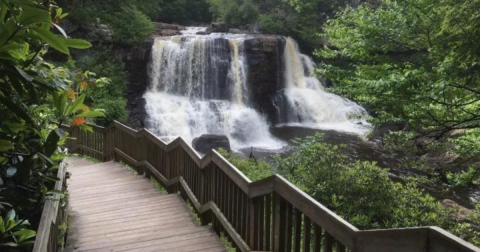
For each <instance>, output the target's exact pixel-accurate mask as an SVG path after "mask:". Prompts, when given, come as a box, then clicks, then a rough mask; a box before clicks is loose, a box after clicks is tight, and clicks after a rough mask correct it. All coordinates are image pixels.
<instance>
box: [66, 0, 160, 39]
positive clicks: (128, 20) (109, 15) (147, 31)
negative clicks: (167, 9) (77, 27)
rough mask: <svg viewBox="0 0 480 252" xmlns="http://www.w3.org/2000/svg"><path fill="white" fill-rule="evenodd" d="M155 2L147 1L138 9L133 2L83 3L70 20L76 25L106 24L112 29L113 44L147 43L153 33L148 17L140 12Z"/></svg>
mask: <svg viewBox="0 0 480 252" xmlns="http://www.w3.org/2000/svg"><path fill="white" fill-rule="evenodd" d="M156 2H158V1H147V2H146V5H143V6H142V7H141V8H140V7H139V6H140V4H139V3H137V1H133V0H128V1H122V2H119V1H114V0H107V1H85V2H84V3H81V6H77V7H78V8H75V12H74V13H73V15H71V18H72V20H73V21H74V22H75V23H78V24H85V23H89V24H96V23H98V22H100V23H101V24H107V25H109V26H110V27H111V28H112V29H113V40H114V42H117V43H122V44H128V45H137V44H142V43H144V42H145V41H147V40H148V38H149V37H150V36H151V35H152V34H153V32H154V26H153V23H152V22H151V19H150V17H148V16H147V15H146V14H145V13H144V12H142V11H141V10H146V9H147V7H151V6H155V5H156ZM79 4H80V3H79ZM148 9H149V10H152V11H153V10H155V8H148ZM92 13H95V15H92ZM149 13H150V12H149Z"/></svg>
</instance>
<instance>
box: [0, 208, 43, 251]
mask: <svg viewBox="0 0 480 252" xmlns="http://www.w3.org/2000/svg"><path fill="white" fill-rule="evenodd" d="M29 228H30V223H29V222H28V221H27V220H20V219H19V218H18V216H17V214H16V213H15V210H13V209H12V210H10V211H8V212H7V213H6V214H5V216H4V217H3V218H2V216H0V248H2V247H3V248H4V249H7V250H9V249H12V250H13V249H14V248H28V247H31V245H32V244H33V242H34V238H35V236H36V232H35V231H34V230H31V229H29ZM2 251H3V249H2Z"/></svg>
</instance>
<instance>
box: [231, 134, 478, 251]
mask: <svg viewBox="0 0 480 252" xmlns="http://www.w3.org/2000/svg"><path fill="white" fill-rule="evenodd" d="M294 145H295V151H294V152H293V153H291V154H290V155H288V156H287V157H285V158H281V157H279V156H277V157H276V158H275V160H274V164H273V167H272V168H270V167H268V166H267V167H264V166H260V167H258V166H256V164H255V163H254V162H253V161H251V160H243V161H239V160H238V158H237V157H235V156H232V155H226V157H227V158H228V160H229V161H231V162H232V163H233V164H234V165H240V166H239V167H238V168H239V169H240V170H242V171H246V172H247V176H248V173H252V170H253V171H254V172H253V173H252V174H256V172H258V171H256V170H257V169H259V170H263V171H268V172H271V171H272V170H274V171H276V172H278V173H279V174H280V175H282V176H284V177H285V178H287V179H288V180H289V181H291V182H292V183H294V184H295V185H296V186H298V187H299V188H301V189H302V190H304V191H305V192H307V193H308V194H310V195H312V196H313V197H314V198H315V199H316V200H318V201H319V202H321V203H322V204H323V205H325V206H327V207H328V208H329V209H331V210H332V211H334V212H335V213H337V214H339V215H340V216H342V217H343V218H345V219H346V220H347V221H348V222H350V223H352V224H353V225H355V226H357V227H358V228H360V229H378V228H380V229H381V228H400V227H417V226H440V227H442V228H445V229H446V230H449V231H451V232H453V233H454V234H457V235H459V236H460V237H462V238H464V239H467V240H469V241H472V242H474V243H476V244H480V239H479V238H480V236H479V234H478V232H474V231H473V228H472V225H471V223H478V222H475V218H476V217H478V216H476V215H475V216H469V217H468V221H465V222H462V221H457V220H456V219H455V217H456V215H457V213H456V212H455V210H448V209H446V208H444V207H443V206H442V205H440V204H439V202H438V201H437V200H436V199H435V198H434V197H432V196H431V195H429V194H427V193H426V192H424V190H422V189H420V188H419V187H417V185H416V182H418V181H416V180H411V179H407V180H406V182H405V183H404V184H400V183H396V182H393V181H392V180H391V179H390V178H389V176H388V171H387V170H385V169H382V168H379V167H378V166H377V165H376V164H375V163H371V162H360V161H353V162H352V161H349V159H348V158H347V157H346V156H345V154H343V152H342V149H343V147H342V146H337V145H331V144H328V143H325V142H324V141H323V136H322V135H321V134H317V135H315V136H312V137H307V138H306V139H304V140H295V141H294ZM222 154H224V155H225V154H226V153H225V152H222ZM251 178H252V179H253V180H257V179H261V178H263V176H260V177H258V178H254V177H251Z"/></svg>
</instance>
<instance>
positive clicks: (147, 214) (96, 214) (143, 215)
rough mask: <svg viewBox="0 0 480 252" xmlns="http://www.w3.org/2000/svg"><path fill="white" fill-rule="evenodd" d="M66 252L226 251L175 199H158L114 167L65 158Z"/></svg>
mask: <svg viewBox="0 0 480 252" xmlns="http://www.w3.org/2000/svg"><path fill="white" fill-rule="evenodd" d="M68 161H69V166H68V168H67V171H68V172H69V173H71V179H70V180H69V181H68V188H69V192H70V193H69V205H70V217H71V221H70V225H69V230H68V236H67V237H68V238H67V244H66V248H65V251H66V252H107V251H108V252H114V251H118V252H120V251H136V252H148V251H152V252H157V251H175V252H182V251H185V252H187V251H212V252H215V251H226V250H225V247H224V246H223V245H222V243H221V242H220V240H219V238H218V237H217V236H216V234H215V233H214V232H213V231H212V230H211V228H210V227H201V226H198V225H197V224H196V223H195V221H194V219H193V217H192V215H191V213H190V211H189V209H188V207H187V205H186V204H185V202H184V201H183V199H182V198H181V197H180V196H179V195H177V194H170V195H163V194H161V193H160V192H159V191H158V190H157V189H156V188H155V187H154V186H153V185H152V184H150V183H149V181H148V180H147V179H145V178H144V177H143V176H138V175H134V174H133V173H132V172H131V171H129V170H127V169H126V168H125V167H122V166H121V165H120V164H118V163H115V162H106V163H99V164H95V163H93V162H91V161H89V160H86V159H83V158H80V157H73V158H69V160H68Z"/></svg>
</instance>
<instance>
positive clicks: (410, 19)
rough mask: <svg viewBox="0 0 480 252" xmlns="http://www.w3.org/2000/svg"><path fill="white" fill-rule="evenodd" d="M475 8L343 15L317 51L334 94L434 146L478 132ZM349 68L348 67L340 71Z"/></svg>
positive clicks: (383, 9)
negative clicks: (454, 135)
mask: <svg viewBox="0 0 480 252" xmlns="http://www.w3.org/2000/svg"><path fill="white" fill-rule="evenodd" d="M479 6H480V1H478V0H476V1H454V0H445V1H440V2H439V1H435V0H421V1H413V0H399V1H389V0H385V1H383V4H382V5H380V6H379V7H377V6H372V5H369V4H364V5H362V6H360V7H358V8H350V7H347V8H346V9H345V10H344V11H343V12H341V13H340V14H339V15H338V17H337V18H335V19H332V20H330V21H329V22H328V23H327V25H326V26H325V27H324V29H325V34H324V36H325V37H326V39H328V41H329V42H330V44H331V46H330V47H328V48H327V47H326V48H323V49H322V50H319V51H318V55H319V56H321V57H322V58H323V59H325V60H327V62H329V64H324V65H323V66H322V69H323V70H322V71H321V72H322V74H324V75H325V77H327V78H329V79H332V80H334V81H335V82H336V83H337V84H338V85H337V86H336V87H335V88H334V90H335V91H336V92H339V93H341V94H343V95H346V96H348V97H350V98H352V99H354V100H356V101H359V102H361V103H363V104H366V106H367V107H368V108H369V109H370V110H371V111H373V112H374V115H375V116H378V118H381V119H382V120H383V121H396V120H400V121H405V122H408V123H409V125H410V126H411V127H412V129H414V130H415V131H416V132H420V133H423V134H429V135H431V136H434V137H436V138H440V137H442V136H445V135H446V134H447V133H449V132H451V131H452V130H458V129H472V128H473V129H474V128H478V127H479V126H480V115H479V113H478V111H479V106H480V90H479V89H478V86H479V85H478V83H479V82H480V79H479V78H480V74H479V70H478V67H477V64H478V61H479V55H480V54H479V52H480V46H479V44H478V43H477V37H478V36H479V34H480V30H479V29H478V27H479V24H480V17H479V16H478V15H477V11H476V10H477V9H478V7H479ZM346 62H348V64H347V63H346Z"/></svg>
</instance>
